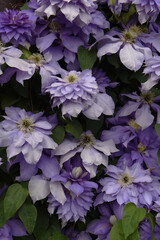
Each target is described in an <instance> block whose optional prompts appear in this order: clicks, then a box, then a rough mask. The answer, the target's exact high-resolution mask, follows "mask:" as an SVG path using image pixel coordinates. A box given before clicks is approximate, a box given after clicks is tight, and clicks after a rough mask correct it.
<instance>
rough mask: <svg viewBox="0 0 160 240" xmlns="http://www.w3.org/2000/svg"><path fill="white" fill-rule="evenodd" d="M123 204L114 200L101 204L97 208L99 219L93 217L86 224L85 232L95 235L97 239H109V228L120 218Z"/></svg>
mask: <svg viewBox="0 0 160 240" xmlns="http://www.w3.org/2000/svg"><path fill="white" fill-rule="evenodd" d="M122 209H123V206H120V205H119V204H118V203H117V202H116V201H114V202H112V203H110V204H108V205H107V204H105V203H104V204H101V205H99V206H98V210H99V212H100V214H101V216H100V218H99V219H94V220H93V221H91V222H90V223H89V224H88V226H87V230H86V231H87V232H89V233H92V234H94V235H97V236H98V238H97V240H109V235H110V230H111V228H112V226H113V225H114V224H115V222H116V221H117V220H119V219H121V218H122Z"/></svg>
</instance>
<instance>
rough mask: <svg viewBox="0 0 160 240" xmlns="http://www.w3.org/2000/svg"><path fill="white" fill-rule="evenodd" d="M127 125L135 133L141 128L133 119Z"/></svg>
mask: <svg viewBox="0 0 160 240" xmlns="http://www.w3.org/2000/svg"><path fill="white" fill-rule="evenodd" d="M128 125H129V126H130V127H132V128H133V129H135V131H138V130H140V129H141V127H140V126H139V125H138V123H136V121H135V120H134V119H131V120H130V121H129V122H128Z"/></svg>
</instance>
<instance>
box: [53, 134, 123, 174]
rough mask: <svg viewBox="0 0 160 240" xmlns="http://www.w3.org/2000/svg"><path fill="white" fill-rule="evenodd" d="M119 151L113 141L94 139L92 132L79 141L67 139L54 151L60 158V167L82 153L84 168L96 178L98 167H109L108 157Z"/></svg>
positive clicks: (83, 135) (81, 137) (82, 136)
mask: <svg viewBox="0 0 160 240" xmlns="http://www.w3.org/2000/svg"><path fill="white" fill-rule="evenodd" d="M116 151H118V149H117V148H116V147H115V144H114V142H113V141H112V140H108V141H104V142H102V141H100V140H97V139H95V138H94V136H93V134H92V133H91V132H90V131H87V132H85V133H83V134H82V135H81V136H80V139H79V141H77V140H76V139H71V138H66V139H65V140H64V141H63V142H62V143H61V144H60V145H59V146H58V148H57V149H56V150H55V151H54V154H55V155H58V156H61V157H60V165H61V167H62V165H63V163H65V162H66V161H68V160H69V159H70V158H72V157H73V156H75V155H76V153H80V157H81V159H82V164H83V166H84V168H85V169H86V170H87V171H88V172H89V173H90V176H91V177H95V176H96V170H97V167H98V166H99V165H100V164H103V165H104V166H107V165H108V156H109V155H110V154H111V152H116Z"/></svg>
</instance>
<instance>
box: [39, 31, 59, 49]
mask: <svg viewBox="0 0 160 240" xmlns="http://www.w3.org/2000/svg"><path fill="white" fill-rule="evenodd" d="M55 39H57V37H56V34H55V32H52V33H50V34H48V35H45V36H43V37H39V38H36V46H37V48H38V49H39V51H40V52H44V51H45V50H46V49H47V48H49V47H50V46H51V44H52V43H53V42H54V40H55Z"/></svg>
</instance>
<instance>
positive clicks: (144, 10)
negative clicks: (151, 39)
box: [132, 0, 160, 24]
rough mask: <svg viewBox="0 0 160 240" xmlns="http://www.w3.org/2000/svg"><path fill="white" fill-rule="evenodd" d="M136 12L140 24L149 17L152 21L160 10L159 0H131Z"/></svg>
mask: <svg viewBox="0 0 160 240" xmlns="http://www.w3.org/2000/svg"><path fill="white" fill-rule="evenodd" d="M132 3H133V4H135V5H136V9H137V12H138V19H139V22H140V23H141V24H143V23H145V22H146V21H147V20H148V19H149V18H150V21H152V22H154V21H155V20H156V18H157V16H158V14H159V12H160V1H159V0H143V1H141V0H133V1H132Z"/></svg>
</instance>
